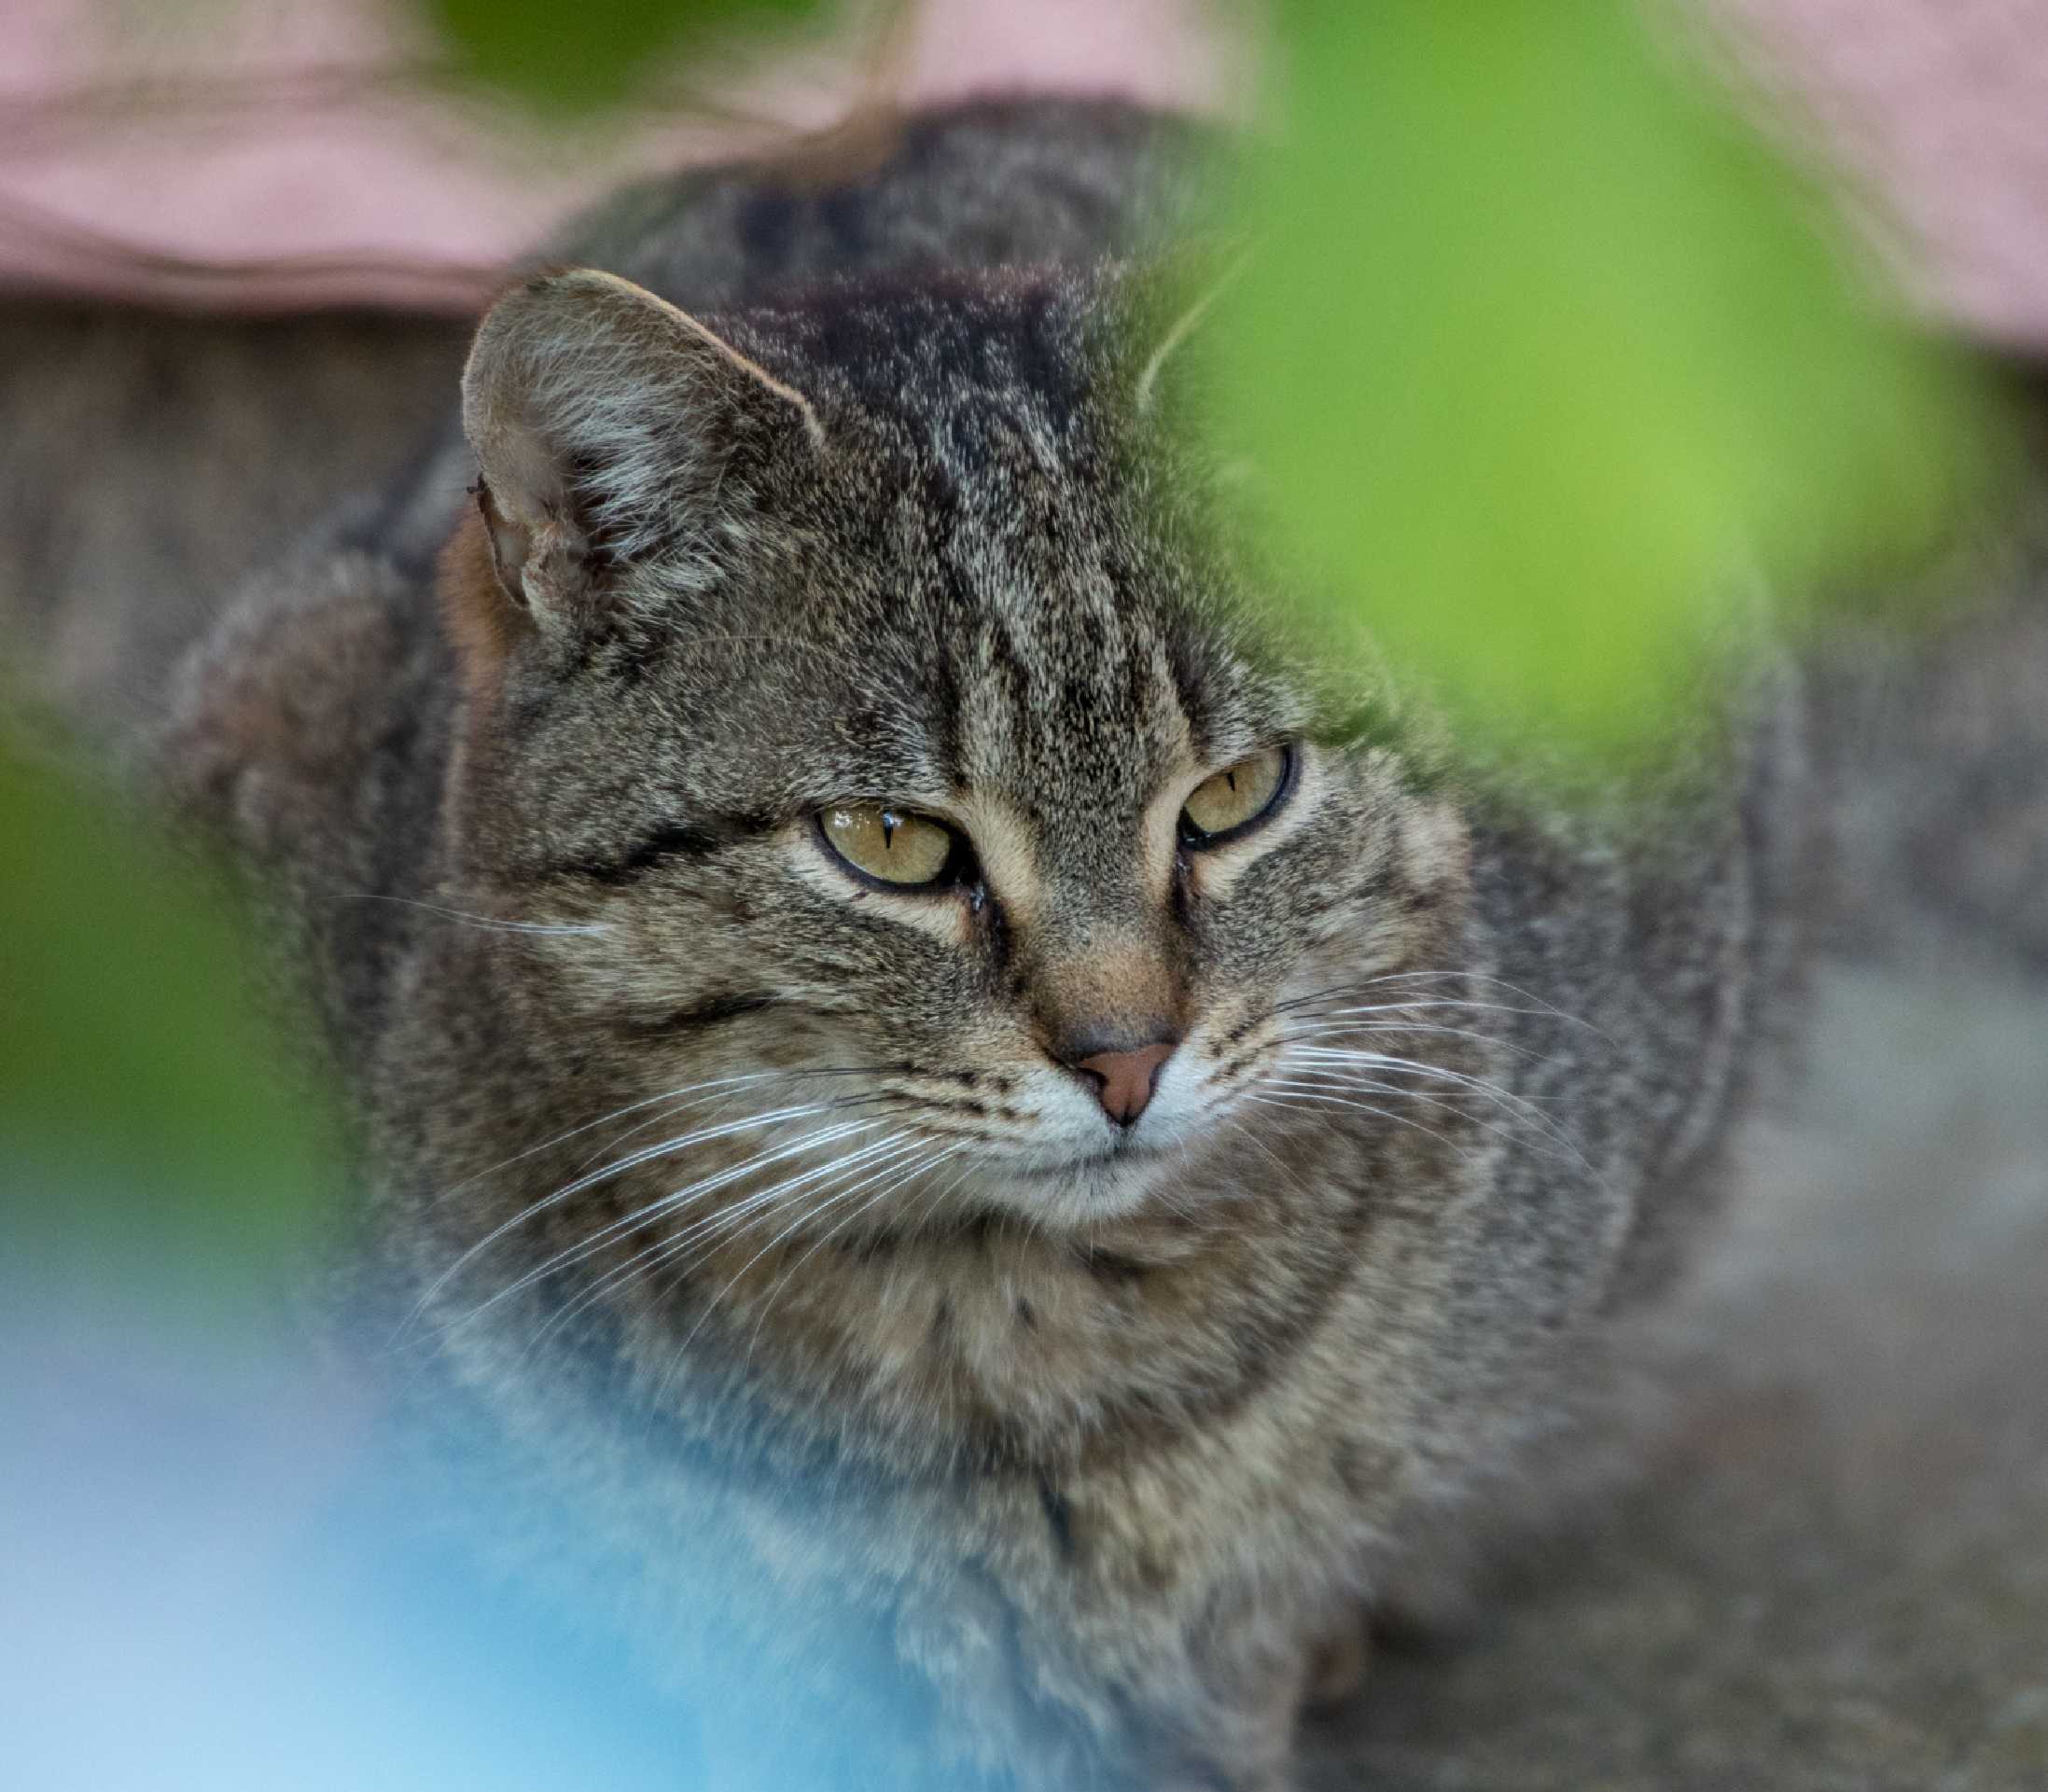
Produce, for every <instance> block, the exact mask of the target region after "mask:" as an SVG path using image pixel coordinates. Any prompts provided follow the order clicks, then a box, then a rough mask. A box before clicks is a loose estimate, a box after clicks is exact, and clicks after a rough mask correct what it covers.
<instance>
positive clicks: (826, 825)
mask: <svg viewBox="0 0 2048 1792" xmlns="http://www.w3.org/2000/svg"><path fill="white" fill-rule="evenodd" d="M817 826H818V832H819V833H821V834H822V835H824V837H825V843H826V844H827V845H828V846H829V847H830V848H831V849H832V851H833V852H834V853H836V854H839V856H840V857H841V858H842V859H843V860H844V861H845V862H846V864H847V865H849V866H851V867H852V868H853V869H854V870H856V871H857V872H859V873H860V875H861V876H862V877H864V878H867V879H868V880H870V881H871V882H875V883H888V884H894V885H896V886H898V887H899V888H903V889H910V888H914V887H916V886H917V885H919V884H927V883H936V882H939V880H940V878H941V877H942V876H943V875H944V874H945V871H946V868H947V867H948V866H949V865H950V864H952V862H953V859H954V853H955V851H956V850H957V849H958V848H959V845H960V840H959V837H958V836H957V835H956V834H954V831H953V830H952V829H951V828H950V827H945V826H944V825H943V824H942V823H940V822H935V821H933V820H932V819H931V818H930V817H929V816H928V815H913V814H912V813H909V812H908V811H907V810H901V809H891V808H889V807H887V806H886V805H885V804H883V803H876V802H857V803H844V804H840V805H836V806H834V807H832V808H830V809H821V810H819V811H818V817H817Z"/></svg>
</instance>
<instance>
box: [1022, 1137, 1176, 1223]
mask: <svg viewBox="0 0 2048 1792" xmlns="http://www.w3.org/2000/svg"><path fill="white" fill-rule="evenodd" d="M1179 1156H1180V1154H1179V1153H1178V1152H1174V1151H1168V1150H1165V1149H1163V1148H1162V1147H1160V1146H1143V1145H1139V1146H1124V1147H1122V1148H1120V1149H1118V1150H1114V1151H1104V1152H1100V1153H1098V1154H1096V1155H1094V1156H1092V1157H1085V1158H1077V1159H1074V1160H1071V1161H1069V1162H1066V1163H1055V1164H1045V1165H1031V1166H1022V1165H1020V1166H1014V1167H1010V1168H1008V1170H1007V1173H1006V1174H1005V1175H1004V1177H1003V1179H1002V1180H1003V1184H1004V1186H1003V1188H1001V1191H1000V1196H999V1199H1000V1200H1001V1201H1002V1202H1003V1204H1004V1205H1006V1206H1008V1207H1010V1208H1011V1209H1013V1210H1014V1211H1016V1212H1019V1213H1022V1214H1024V1215H1025V1216H1028V1217H1029V1218H1031V1219H1032V1220H1033V1221H1034V1222H1036V1223H1037V1224H1038V1225H1041V1226H1051V1227H1055V1228H1064V1227H1080V1226H1087V1225H1091V1224H1095V1223H1099V1222H1100V1221H1103V1220H1108V1219H1126V1218H1129V1217H1130V1216H1132V1215H1134V1214H1136V1213H1139V1212H1142V1211H1143V1210H1144V1209H1145V1208H1147V1207H1148V1206H1149V1205H1151V1204H1152V1202H1154V1201H1156V1200H1157V1199H1158V1197H1157V1194H1156V1192H1155V1191H1156V1190H1157V1188H1158V1187H1159V1181H1160V1176H1161V1174H1162V1172H1163V1171H1164V1170H1165V1168H1166V1167H1167V1166H1168V1165H1169V1164H1171V1163H1172V1162H1173V1161H1174V1160H1176V1159H1177V1157H1179Z"/></svg>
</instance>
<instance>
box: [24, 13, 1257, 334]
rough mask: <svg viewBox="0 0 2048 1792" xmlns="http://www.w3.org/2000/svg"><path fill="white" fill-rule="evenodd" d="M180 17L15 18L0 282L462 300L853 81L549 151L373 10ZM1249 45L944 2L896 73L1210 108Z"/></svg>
mask: <svg viewBox="0 0 2048 1792" xmlns="http://www.w3.org/2000/svg"><path fill="white" fill-rule="evenodd" d="M169 10H170V16H171V17H173V18H175V19H178V20H181V21H185V25H186V29H185V30H184V32H183V33H182V34H177V35H174V34H172V33H169V32H165V31H161V30H160V31H158V32H156V33H154V34H147V35H136V34H134V33H133V31H132V24H133V21H134V20H135V19H136V18H137V17H139V16H143V15H138V14H137V13H136V11H135V10H134V9H133V8H131V7H116V6H114V5H112V4H109V0H10V5H9V7H7V9H6V10H5V11H4V12H0V71H5V73H0V278H6V279H8V280H11V281H14V282H17V283H19V282H22V281H32V282H37V283H42V284H47V285H55V286H62V287H67V288H71V289H74V290H86V291H91V292H96V293H100V294H104V295H107V296H131V295H141V296H147V297H150V298H153V299H173V300H181V301H187V302H196V303H202V304H211V305H225V306H232V307H235V308H237V309H258V308H270V307H276V306H294V305H302V304H307V303H311V302H315V301H334V300H341V299H352V300H367V301H369V302H372V303H386V304H400V303H404V304H430V305H442V306H447V307H451V308H454V309H467V307H469V306H470V305H472V304H473V303H475V302H476V301H477V300H478V299H480V298H481V296H482V295H483V294H485V293H486V292H487V291H488V290H489V288H490V286H491V285H492V284H493V281H494V279H495V269H496V268H497V267H498V266H499V265H500V264H501V263H503V262H504V261H505V260H506V259H507V257H510V256H511V255H513V254H515V253H517V252H518V251H519V250H521V249H523V248H525V247H527V246H529V245H530V244H531V243H533V242H534V241H535V240H536V238H537V237H539V236H540V235H541V234H542V233H543V232H544V231H545V230H546V229H548V228H549V227H550V225H552V224H553V223H554V222H555V221H556V220H558V219H559V218H560V217H562V216H563V215H564V214H565V213H566V212H568V211H569V210H571V209H572V208H573V207H575V206H576V205H578V204H579V203H582V202H585V201H588V200H590V199H591V198H592V197H594V196H595V195H596V194H598V193H600V192H602V191H604V190H605V189H606V188H607V187H610V186H612V185H613V184H615V183H616V182H617V181H619V180H620V178H622V177H623V176H625V175H627V174H634V173H638V172H643V171H646V170H649V169H656V168H663V167H673V166H676V165H679V164H681V163H684V162H688V161H692V160H700V161H701V160H706V159H708V158H711V157H714V156H717V155H720V154H729V153H731V152H732V151H733V150H734V149H735V148H743V147H745V146H747V145H749V144H750V143H754V142H762V141H768V140H771V139H772V138H773V136H775V135H777V134H781V133H786V132H787V131H788V130H790V129H792V128H815V127H819V126H823V125H826V124H829V123H831V122H833V121H834V120H836V119H837V118H840V117H842V116H843V114H844V112H845V110H846V106H847V104H848V101H849V99H850V98H851V96H852V95H853V94H854V92H855V91H856V89H857V80H858V75H859V63H860V55H859V50H860V48H861V45H860V42H859V40H858V38H857V36H855V35H850V34H842V35H841V37H840V41H839V42H838V43H837V44H834V43H822V44H813V45H808V46H804V47H794V48H792V49H791V50H790V51H789V52H788V53H787V54H785V55H783V56H781V57H779V58H778V59H777V60H776V61H775V62H774V63H772V64H770V65H767V66H755V67H752V68H745V67H737V68H735V67H731V66H725V67H720V68H717V69H713V70H707V71H705V73H704V77H703V78H702V81H701V86H702V89H703V90H704V92H706V93H708V94H710V95H712V96H714V104H713V105H712V106H711V107H703V108H699V109H697V110H696V112H695V116H692V113H691V109H690V107H688V106H687V105H686V106H679V107H678V108H676V111H675V112H674V113H673V114H671V115H670V116H668V117H666V118H652V119H648V120H645V121H641V122H639V123H637V124H636V125H635V126H634V128H632V129H631V130H629V131H627V132H624V133H622V134H621V133H618V132H612V133H606V135H604V136H603V137H598V136H595V135H593V136H592V138H591V139H590V140H589V141H586V142H582V143H578V142H575V141H571V140H565V139H560V138H556V137H552V136H550V137H548V138H546V139H544V140H536V136H535V134H534V133H533V132H531V131H530V130H522V128H521V126H520V125H519V123H518V121H516V120H512V119H509V118H505V117H500V116H494V115H493V114H491V113H490V112H488V111H487V110H486V109H485V108H483V107H481V106H480V105H476V104H469V105H463V104H451V103H450V101H449V100H448V98H447V97H446V96H445V95H438V94H435V93H432V92H422V91H420V90H418V89H417V88H416V87H415V86H414V85H412V84H411V82H410V81H409V80H408V79H407V78H406V76H407V73H408V71H409V68H410V67H411V64H412V63H413V60H414V59H416V58H417V57H419V56H420V54H421V53H422V52H423V51H424V50H425V48H426V46H425V45H423V44H420V43H418V42H416V41H411V40H410V39H409V36H408V34H407V32H406V31H405V30H404V29H403V22H402V21H397V20H396V19H395V17H394V15H393V14H392V13H391V12H390V11H388V10H387V9H385V8H382V7H378V6H377V5H376V3H375V0H319V3H318V4H313V5H300V6H295V7H288V8H277V9H274V10H272V9H270V8H264V7H243V8H241V9H239V10H234V11H230V12H227V13H225V14H222V13H219V12H216V10H215V9H214V8H212V7H206V6H203V5H202V4H200V3H199V0H179V4H178V6H177V7H175V8H174V9H169ZM117 19H120V20H123V21H126V22H127V23H128V25H129V27H130V30H129V32H128V33H127V34H126V35H115V32H114V21H116V20H117ZM202 23H209V24H210V25H211V27H212V28H211V29H208V30H206V31H205V32H204V34H203V35H197V33H198V28H199V26H200V25H201V24H202ZM1241 60H1242V58H1241V57H1240V56H1238V55H1234V54H1233V45H1232V44H1231V43H1230V42H1229V40H1228V39H1227V38H1226V37H1225V36H1224V35H1222V34H1221V33H1220V31H1219V29H1218V28H1217V23H1216V20H1215V17H1214V14H1213V12H1212V11H1211V9H1210V8H1208V7H1203V6H1200V5H1198V4H1193V3H1192V0H1034V4H1031V5H1028V6H1027V5H1020V4H1013V3H1012V0H930V3H929V4H926V5H924V6H922V7H920V8H919V9H918V12H917V15H916V23H915V28H914V31H913V35H912V37H911V39H910V43H909V47H908V53H907V56H906V58H905V65H904V66H903V68H902V70H901V72H900V74H899V75H898V76H896V77H895V79H896V81H897V82H898V83H899V85H900V86H901V87H902V88H903V89H905V90H907V91H908V93H909V94H910V95H911V96H912V97H914V98H923V99H938V98H943V97H951V96H959V95H964V94H968V93H971V92H975V91H981V90H990V89H1013V88H1032V89H1040V90H1052V89H1057V90H1066V91H1080V92H1098V93H1121V94H1126V95H1129V96H1131V97H1134V98H1138V99H1143V100H1149V101H1153V102H1157V103H1161V104H1175V105H1181V106H1192V107H1197V108H1214V107H1216V106H1219V105H1222V104H1227V103H1229V102H1231V101H1232V100H1233V99H1234V98H1236V97H1238V90H1239V88H1240V85H1241V82H1240V80H1239V77H1238V76H1237V72H1236V70H1235V68H1234V67H1233V64H1235V63H1239V62H1241ZM690 73H692V74H693V73H694V71H690ZM693 85H696V83H693ZM749 121H755V122H752V123H750V122H749Z"/></svg>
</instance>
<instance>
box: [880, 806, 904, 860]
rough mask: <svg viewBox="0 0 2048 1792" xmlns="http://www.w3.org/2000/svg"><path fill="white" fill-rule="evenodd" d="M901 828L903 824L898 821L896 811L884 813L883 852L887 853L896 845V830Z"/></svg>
mask: <svg viewBox="0 0 2048 1792" xmlns="http://www.w3.org/2000/svg"><path fill="white" fill-rule="evenodd" d="M899 826H901V824H900V823H899V821H898V819H897V816H896V812H895V811H894V810H892V809H885V810H884V811H883V812H882V850H883V851H884V852H885V853H886V852H887V851H888V850H889V848H890V847H891V846H892V845H894V844H895V841H896V830H897V828H898V827H899Z"/></svg>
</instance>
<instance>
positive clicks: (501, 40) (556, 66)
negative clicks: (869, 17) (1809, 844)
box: [421, 0, 823, 113]
mask: <svg viewBox="0 0 2048 1792" xmlns="http://www.w3.org/2000/svg"><path fill="white" fill-rule="evenodd" d="M421 4H422V6H423V7H424V9H425V13H426V17H427V21H428V23H429V24H430V25H431V26H432V27H433V28H434V29H435V30H436V32H437V33H438V34H439V36H440V38H441V41H442V42H443V43H444V44H445V45H446V47H447V49H449V51H450V52H451V54H452V56H453V61H454V65H455V68H456V70H457V72H458V73H459V74H461V75H463V76H466V77H467V78H469V79H471V80H476V81H481V82H483V83H486V84H488V85H490V86H493V87H495V88H499V89H502V90H507V91H509V92H510V93H512V94H514V95H516V96H517V97H519V98H521V99H523V100H525V101H527V102H529V103H531V104H535V105H536V106H539V107H541V108H543V109H546V110H548V111H552V112H557V113H574V112H580V111H584V110H588V109H590V108H592V107H598V106H605V105H608V104H613V103H615V102H617V101H619V100H621V99H623V98H625V97H626V96H627V95H628V94H630V93H631V92H632V91H633V90H634V87H635V86H636V85H637V84H638V83H639V82H640V81H641V80H642V79H643V78H644V77H645V76H647V75H648V72H649V71H650V70H652V69H653V68H654V67H656V66H657V65H659V64H661V63H666V62H668V61H671V60H672V59H674V58H675V57H676V55H677V54H678V53H679V52H681V51H683V50H686V49H689V48H690V47H691V46H692V45H693V44H694V43H697V42H701V41H703V40H704V39H705V38H707V37H719V38H724V37H729V36H731V35H733V34H736V33H742V32H761V33H765V32H767V31H770V30H773V29H775V28H778V27H787V26H790V25H795V24H801V23H802V22H804V21H808V20H810V19H812V18H814V17H815V15H816V14H817V13H818V12H819V11H821V10H822V9H823V0H590V4H587V5H583V6H564V5H563V4H561V0H421Z"/></svg>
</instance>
